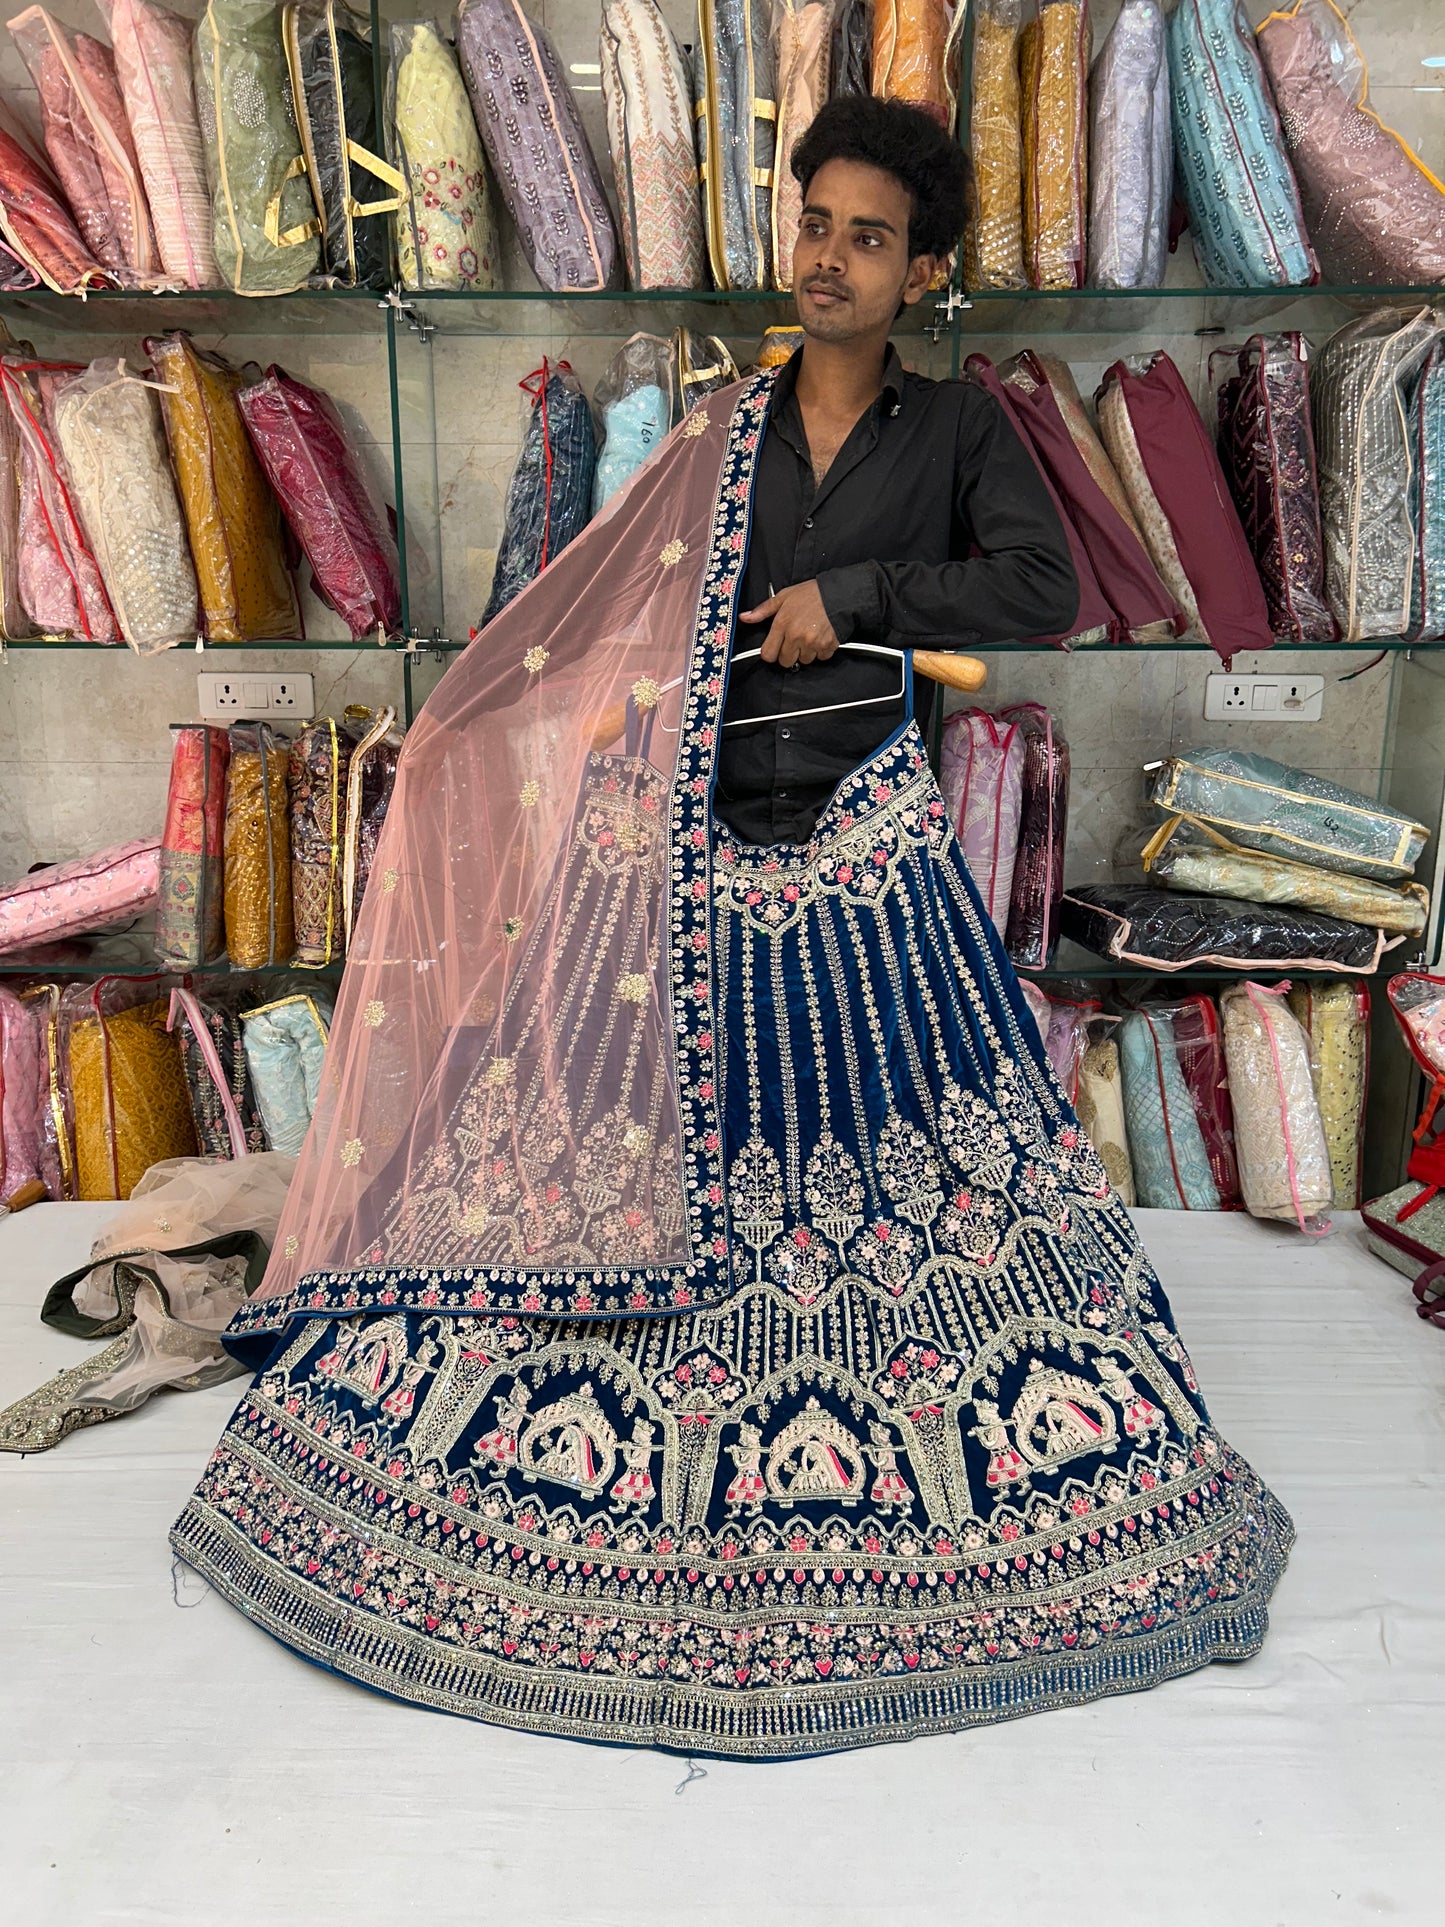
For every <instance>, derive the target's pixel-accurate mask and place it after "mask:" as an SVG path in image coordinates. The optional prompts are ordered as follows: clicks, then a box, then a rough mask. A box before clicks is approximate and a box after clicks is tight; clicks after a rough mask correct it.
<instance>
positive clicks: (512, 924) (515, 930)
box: [502, 917, 522, 943]
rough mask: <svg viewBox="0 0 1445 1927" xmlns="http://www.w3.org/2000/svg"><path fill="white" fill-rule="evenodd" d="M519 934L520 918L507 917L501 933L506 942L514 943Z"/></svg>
mask: <svg viewBox="0 0 1445 1927" xmlns="http://www.w3.org/2000/svg"><path fill="white" fill-rule="evenodd" d="M521 934H522V919H521V918H520V917H508V918H507V920H506V922H505V923H504V924H503V925H502V935H503V936H504V937H505V938H506V939H507V942H508V943H515V942H516V941H517V939H518V937H520V936H521Z"/></svg>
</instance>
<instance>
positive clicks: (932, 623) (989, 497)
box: [716, 348, 1079, 843]
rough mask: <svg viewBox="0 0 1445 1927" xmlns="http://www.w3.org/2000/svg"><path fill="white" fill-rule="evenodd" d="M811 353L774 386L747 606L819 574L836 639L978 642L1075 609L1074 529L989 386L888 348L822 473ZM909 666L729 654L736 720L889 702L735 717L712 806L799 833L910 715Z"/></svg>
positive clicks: (1001, 638) (763, 831) (741, 640)
mask: <svg viewBox="0 0 1445 1927" xmlns="http://www.w3.org/2000/svg"><path fill="white" fill-rule="evenodd" d="M804 353H806V349H799V350H798V353H797V354H795V355H794V356H793V359H792V360H791V361H790V362H789V363H788V365H787V366H786V367H785V368H784V369H783V370H782V372H781V373H780V374H779V376H778V379H777V383H776V385H775V387H774V390H773V399H772V404H771V408H770V411H769V416H768V429H767V433H766V435H765V436H764V438H763V446H762V449H761V451H760V453H759V457H758V472H757V480H756V484H755V486H754V490H753V521H752V541H751V546H750V548H749V551H748V564H747V569H746V572H745V574H744V577H743V584H742V591H741V596H740V600H739V603H738V607H739V608H740V609H752V608H756V607H757V605H758V604H759V603H760V602H765V601H766V600H767V598H768V597H769V595H771V594H773V593H775V592H776V591H777V590H779V589H783V588H787V587H788V586H789V585H790V584H791V583H794V582H806V581H808V580H809V579H810V578H813V577H816V578H817V582H818V588H819V592H820V593H821V595H822V598H823V606H824V608H825V609H826V610H827V612H828V620H829V621H830V622H831V623H832V625H833V628H834V630H835V631H836V633H837V636H838V640H839V641H840V642H853V641H860V642H877V643H886V644H888V645H890V646H891V647H894V648H914V647H917V648H921V649H966V648H968V647H969V645H970V644H975V643H980V642H1006V641H1009V640H1011V639H1013V638H1015V637H1028V636H1043V635H1056V634H1058V633H1059V632H1060V631H1061V630H1064V629H1066V628H1067V627H1068V625H1069V623H1070V622H1071V621H1072V620H1073V618H1074V615H1075V613H1076V611H1077V609H1078V605H1079V586H1078V581H1077V579H1076V577H1075V575H1074V569H1073V564H1072V562H1071V561H1070V559H1069V548H1068V543H1067V541H1066V539H1065V536H1064V531H1063V528H1062V526H1061V524H1060V521H1059V517H1058V513H1057V511H1056V509H1055V508H1054V505H1053V502H1052V500H1051V499H1050V496H1049V493H1048V490H1047V489H1046V488H1045V486H1044V484H1043V481H1042V480H1041V479H1040V476H1039V472H1038V470H1037V469H1036V468H1035V466H1034V463H1033V458H1032V457H1031V456H1030V455H1029V453H1028V451H1027V450H1026V449H1025V447H1024V445H1023V443H1022V442H1021V441H1020V440H1019V438H1018V434H1017V432H1016V431H1015V429H1014V428H1013V426H1012V424H1011V423H1010V422H1009V420H1008V418H1007V416H1006V415H1005V414H1004V412H1003V410H1002V409H1001V408H1000V407H999V405H998V403H997V402H996V401H995V400H994V399H993V397H992V396H991V395H989V394H987V393H985V391H984V390H983V389H982V388H979V387H976V386H975V385H974V384H972V383H971V382H957V381H946V382H940V381H929V380H928V379H927V378H926V377H924V376H922V375H913V374H907V373H905V372H904V369H903V365H902V363H901V362H900V361H899V359H898V353H897V350H896V349H893V348H890V349H889V351H888V361H887V365H886V367H885V369H884V374H883V386H882V389H881V391H880V392H879V395H878V399H877V400H876V401H875V402H874V403H873V405H872V407H871V408H869V409H868V410H867V411H866V413H864V414H863V415H862V416H861V417H860V419H859V421H858V423H857V425H856V426H855V427H854V429H853V431H852V433H851V434H850V435H849V437H848V439H847V440H846V441H845V442H844V444H843V446H842V447H841V448H840V449H839V451H838V453H837V455H836V456H835V458H834V461H833V465H832V467H831V468H830V469H829V470H828V472H827V474H826V475H825V476H824V477H823V481H822V485H821V486H816V485H815V483H814V480H813V467H812V462H811V460H810V458H809V455H808V440H807V435H806V433H805V432H804V428H803V415H802V410H801V409H800V408H799V406H798V400H797V395H796V393H795V388H796V383H797V374H798V365H799V356H800V355H802V354H804ZM766 635H767V624H766V623H761V624H753V625H752V626H750V627H749V626H745V625H744V624H742V623H739V624H738V628H737V634H736V636H735V638H734V641H733V649H734V652H737V651H739V650H743V649H754V648H756V647H757V646H758V645H759V644H760V643H761V642H762V641H763V639H764V637H765V636H766ZM901 674H902V665H901V664H900V663H899V662H898V661H897V660H895V659H892V658H889V657H880V656H868V655H863V654H860V653H856V652H853V651H850V650H846V649H843V650H840V651H839V652H838V653H837V654H836V655H835V656H833V657H832V658H830V660H829V661H827V662H823V663H812V664H810V665H809V666H808V667H807V668H805V669H799V670H796V671H792V670H786V669H779V668H778V667H777V666H776V665H775V664H771V663H762V662H759V661H757V660H756V659H755V660H753V661H751V662H745V663H740V664H735V665H734V666H733V669H732V673H731V676H730V679H729V683H728V693H727V703H726V706H725V709H724V712H723V718H724V721H725V722H731V721H733V719H734V718H752V717H759V718H773V717H776V716H778V715H779V714H781V713H782V712H784V711H786V710H792V709H804V708H823V707H824V706H827V705H831V704H833V703H842V702H853V701H857V700H859V699H860V698H863V697H875V696H876V697H886V698H887V700H883V701H878V702H875V703H871V704H870V705H869V706H868V707H867V708H862V709H845V710H833V711H832V712H831V713H830V714H828V715H826V716H820V717H819V718H818V719H817V720H816V721H810V720H809V719H807V718H806V717H799V718H795V719H790V720H788V721H785V722H775V721H770V720H765V721H760V722H759V723H758V725H757V727H739V728H736V729H726V730H725V731H724V733H723V739H722V744H721V748H720V752H719V756H718V787H717V798H716V803H717V813H718V815H719V816H720V817H721V818H722V820H723V821H724V822H725V823H726V824H727V825H728V826H729V827H730V828H731V829H732V831H733V832H734V834H735V835H737V836H738V837H740V838H742V840H743V841H744V842H747V843H805V842H806V841H807V840H808V837H809V836H810V835H811V833H812V830H813V825H814V824H815V823H816V822H817V820H818V817H819V816H820V815H821V814H822V812H823V810H824V809H825V808H826V806H827V804H828V801H829V798H830V797H831V796H832V794H833V791H834V790H835V789H836V788H837V786H838V784H839V783H840V782H841V781H842V779H843V778H844V777H845V776H846V775H847V774H848V773H849V772H850V771H851V770H853V769H856V768H857V766H858V765H859V764H860V763H862V762H866V761H867V759H868V757H869V756H871V755H872V753H873V752H874V750H876V749H877V748H878V746H879V745H880V744H881V743H883V742H885V741H886V740H887V738H888V737H889V736H891V735H892V734H893V732H894V730H895V729H897V728H898V726H899V725H900V723H901V722H902V721H903V715H904V710H903V703H902V701H901V700H900V699H899V697H898V695H897V691H898V689H899V683H900V677H901ZM933 688H934V685H933V684H932V683H931V682H929V681H928V680H927V678H925V677H922V676H920V677H919V679H918V684H917V688H916V690H915V712H916V714H917V715H918V717H919V720H920V722H921V723H922V725H923V727H924V728H925V730H926V728H927V726H928V719H929V714H930V710H931V705H932V700H933V694H932V692H933Z"/></svg>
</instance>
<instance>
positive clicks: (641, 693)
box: [632, 676, 662, 709]
mask: <svg viewBox="0 0 1445 1927" xmlns="http://www.w3.org/2000/svg"><path fill="white" fill-rule="evenodd" d="M661 695H662V691H661V689H660V688H659V687H658V685H657V679H656V677H654V676H639V677H638V678H637V681H636V682H635V683H634V684H633V685H632V700H633V702H635V703H636V704H637V707H638V708H639V709H656V707H657V703H658V698H659V697H660V696H661Z"/></svg>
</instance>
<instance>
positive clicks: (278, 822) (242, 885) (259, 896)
mask: <svg viewBox="0 0 1445 1927" xmlns="http://www.w3.org/2000/svg"><path fill="white" fill-rule="evenodd" d="M286 771H287V747H286V743H285V741H284V739H283V738H282V737H280V736H278V735H277V734H276V733H275V731H274V730H272V729H271V728H270V727H269V726H268V725H267V724H265V723H235V724H233V725H232V728H231V761H230V766H229V768H228V770H227V772H226V836H225V846H226V867H225V878H226V892H225V903H226V949H227V950H228V951H229V952H230V957H231V962H232V963H233V964H235V965H236V967H237V968H238V969H240V970H262V969H264V968H265V967H266V966H267V965H268V964H284V963H288V962H289V961H290V958H291V953H292V951H293V950H294V949H295V947H296V941H295V926H294V923H293V921H292V909H291V834H290V823H289V819H288V814H287V808H286V800H287V799H286Z"/></svg>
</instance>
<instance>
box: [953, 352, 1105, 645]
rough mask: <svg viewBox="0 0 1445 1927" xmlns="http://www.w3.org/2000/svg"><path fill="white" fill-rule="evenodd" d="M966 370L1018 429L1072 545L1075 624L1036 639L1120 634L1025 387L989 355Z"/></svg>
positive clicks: (1060, 641)
mask: <svg viewBox="0 0 1445 1927" xmlns="http://www.w3.org/2000/svg"><path fill="white" fill-rule="evenodd" d="M963 370H964V373H965V374H966V375H967V376H968V378H969V380H970V381H976V382H977V383H978V385H979V386H980V387H981V388H986V389H987V390H988V392H989V394H991V395H992V396H993V398H994V400H995V401H997V402H998V403H999V405H1000V406H1001V407H1002V409H1003V411H1004V413H1005V414H1006V415H1007V416H1008V417H1009V419H1010V421H1012V422H1013V424H1014V426H1015V427H1016V428H1017V429H1018V431H1019V438H1020V440H1021V441H1022V442H1023V445H1024V448H1025V449H1026V450H1027V452H1028V455H1029V458H1030V460H1031V461H1032V462H1033V464H1034V467H1035V468H1036V469H1037V470H1038V472H1039V477H1040V479H1041V481H1042V482H1043V485H1044V487H1045V488H1046V489H1047V490H1048V493H1049V499H1050V501H1051V502H1052V503H1053V505H1054V507H1055V508H1056V509H1057V510H1058V515H1059V522H1060V525H1061V527H1062V528H1063V531H1064V539H1065V540H1066V541H1067V543H1068V545H1069V560H1070V562H1071V563H1072V564H1073V569H1074V577H1075V580H1076V581H1077V582H1078V585H1079V606H1078V609H1077V611H1076V612H1075V615H1074V621H1073V625H1072V627H1071V628H1070V629H1069V630H1068V631H1067V632H1066V633H1065V634H1064V635H1059V636H1040V637H1038V638H1036V640H1038V641H1040V642H1048V643H1052V644H1054V645H1055V646H1056V647H1058V648H1062V649H1072V648H1075V647H1088V646H1090V645H1091V644H1094V643H1099V642H1107V641H1108V640H1109V639H1110V638H1111V637H1117V635H1118V628H1119V618H1118V616H1117V614H1116V613H1115V610H1114V608H1113V606H1112V605H1111V604H1110V602H1109V599H1108V597H1107V596H1106V595H1105V593H1104V590H1103V588H1102V586H1101V585H1100V582H1099V578H1098V576H1097V574H1096V573H1095V571H1094V565H1093V563H1092V562H1091V561H1090V559H1089V552H1088V550H1087V548H1086V547H1085V546H1084V541H1083V537H1082V536H1081V535H1080V534H1079V531H1078V530H1077V529H1076V528H1075V526H1074V523H1073V519H1072V517H1071V516H1070V514H1069V511H1068V508H1067V506H1066V505H1065V503H1064V501H1063V499H1062V497H1061V495H1060V493H1059V491H1058V489H1056V488H1055V487H1054V484H1053V481H1052V480H1051V478H1050V476H1049V472H1048V470H1047V469H1046V468H1045V466H1044V463H1043V459H1042V457H1041V456H1040V455H1039V453H1038V452H1037V450H1036V449H1035V448H1034V445H1033V440H1032V437H1031V436H1030V434H1029V418H1028V415H1027V413H1026V412H1024V410H1023V403H1022V399H1021V397H1022V390H1021V389H1020V388H1019V387H1018V386H1017V384H1009V383H1005V382H1004V381H1002V380H1001V379H1000V378H999V372H998V370H997V369H996V368H995V367H994V365H993V363H992V362H991V361H990V360H989V358H988V356H987V355H978V354H974V355H970V356H969V357H968V359H967V360H966V361H965V362H964V364H963Z"/></svg>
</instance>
